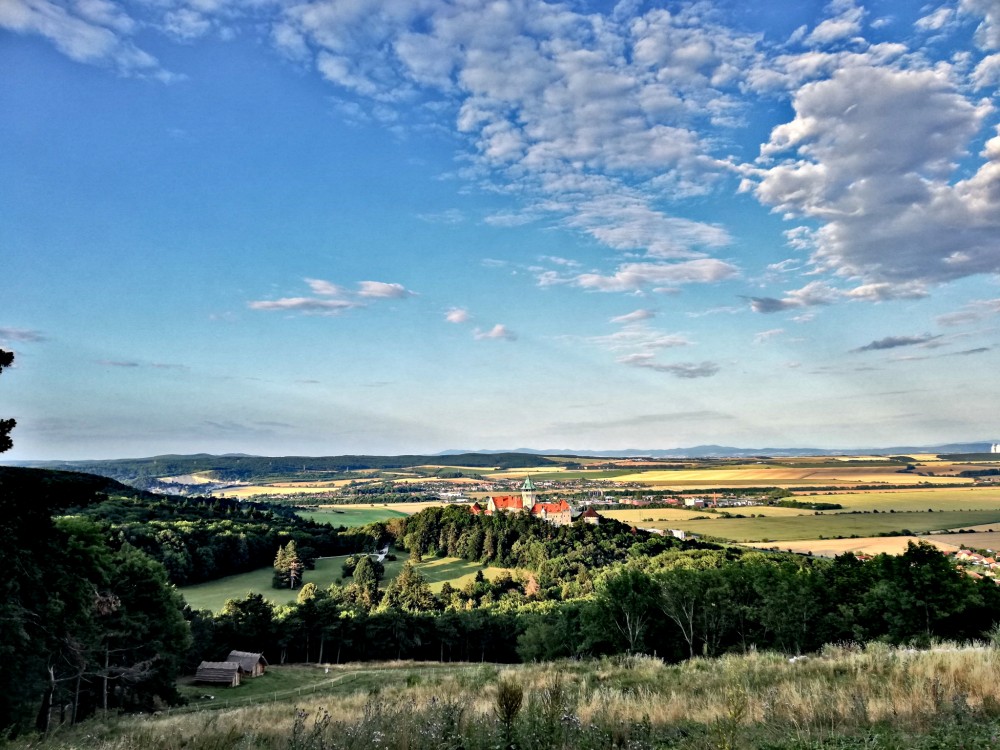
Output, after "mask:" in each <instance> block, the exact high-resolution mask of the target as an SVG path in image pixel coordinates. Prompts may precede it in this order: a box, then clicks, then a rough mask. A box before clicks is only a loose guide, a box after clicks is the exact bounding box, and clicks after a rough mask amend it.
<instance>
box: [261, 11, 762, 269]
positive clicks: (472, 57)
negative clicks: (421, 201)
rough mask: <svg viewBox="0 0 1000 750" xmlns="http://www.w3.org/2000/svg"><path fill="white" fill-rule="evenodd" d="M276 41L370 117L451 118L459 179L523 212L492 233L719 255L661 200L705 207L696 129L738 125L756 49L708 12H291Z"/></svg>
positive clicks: (718, 242) (710, 232)
mask: <svg viewBox="0 0 1000 750" xmlns="http://www.w3.org/2000/svg"><path fill="white" fill-rule="evenodd" d="M274 39H275V41H276V42H278V43H279V46H280V47H281V48H282V49H284V50H285V51H286V52H287V54H289V55H290V56H291V57H293V58H295V59H296V60H302V59H308V58H309V57H310V56H312V61H313V63H314V64H315V66H316V68H317V70H318V71H319V73H320V74H321V75H322V76H323V77H325V78H326V79H327V80H328V81H329V82H331V83H332V84H334V85H336V86H338V87H340V88H342V89H346V90H348V91H350V92H352V93H353V94H355V95H356V97H355V98H356V100H357V101H359V102H361V103H362V105H363V106H366V107H368V108H369V109H370V110H371V111H372V112H374V111H375V110H376V109H377V108H379V107H383V108H384V107H386V106H390V107H391V106H393V105H394V103H396V102H401V101H404V100H405V101H408V102H409V101H412V100H414V99H417V98H420V97H423V98H424V99H425V100H427V101H432V102H434V103H435V104H440V103H442V102H443V103H446V104H447V106H450V107H453V108H454V111H455V112H456V116H455V121H454V126H455V128H456V130H457V131H458V133H460V134H461V135H462V136H463V137H464V138H466V140H467V143H468V144H469V148H470V156H471V157H472V158H471V165H470V167H469V173H470V174H473V175H474V179H477V180H485V181H487V182H490V183H493V184H494V185H497V186H498V187H499V188H500V189H513V190H516V191H517V192H518V193H519V194H520V195H521V196H522V197H523V198H524V199H525V203H526V205H525V207H524V209H523V210H516V211H508V212H504V213H498V214H494V215H491V216H488V217H486V219H485V221H486V223H488V224H492V225H496V226H517V225H520V224H523V223H526V222H531V221H536V220H537V219H538V218H540V217H544V216H550V217H552V218H554V219H555V220H556V221H558V222H561V223H562V224H563V225H564V226H566V227H569V228H571V229H575V230H577V231H581V232H583V233H585V234H587V235H589V236H591V237H593V238H594V239H596V240H597V241H598V242H601V243H603V244H605V245H607V246H608V247H611V248H613V249H616V250H621V251H623V252H629V253H638V254H640V255H646V254H648V255H649V257H653V258H694V257H700V256H701V254H703V253H704V252H705V251H706V250H711V249H713V248H718V247H722V246H725V245H728V244H729V242H730V237H729V235H728V233H727V232H726V231H725V230H724V229H722V228H721V227H719V226H717V225H715V224H712V223H708V222H699V221H693V220H690V219H681V218H679V217H677V216H673V215H671V214H670V213H669V212H668V211H666V210H665V209H664V207H663V206H664V204H663V202H662V199H663V198H664V197H684V196H691V195H700V194H705V193H706V192H708V191H710V190H712V189H714V188H713V186H714V184H715V183H716V182H717V181H718V180H719V179H720V178H721V177H722V176H723V175H725V174H727V173H728V172H729V166H728V165H727V164H726V163H725V162H723V161H722V160H720V159H718V158H716V157H715V156H713V153H712V152H713V151H714V150H716V149H717V147H718V143H717V142H716V141H714V140H713V139H706V138H705V137H704V136H702V135H701V132H702V127H703V126H705V125H709V126H713V127H714V126H718V127H732V126H734V125H739V124H741V123H742V117H743V112H744V105H742V104H741V103H740V100H739V97H738V94H739V84H740V78H741V75H742V72H741V71H743V70H744V69H746V68H747V67H748V60H750V59H753V58H755V57H756V56H757V55H758V54H759V53H758V51H757V49H756V46H757V43H758V40H757V39H756V37H754V36H752V35H750V34H743V33H740V32H737V31H735V30H733V29H730V28H726V27H725V26H723V25H721V24H719V23H717V22H716V20H715V16H714V14H712V13H706V12H705V8H702V7H694V6H680V7H678V8H676V9H672V10H671V11H666V10H663V9H652V10H649V11H648V12H645V13H636V9H633V10H632V11H631V12H629V13H624V12H621V13H614V14H611V15H602V14H600V13H589V12H582V11H578V10H576V9H575V8H573V7H571V6H567V5H563V4H557V3H551V2H544V1H542V0H520V1H519V2H501V3H489V4H482V3H464V2H453V1H448V0H445V1H444V2H438V1H432V0H379V2H375V1H374V0H357V2H352V3H342V4H341V3H337V4H333V3H327V2H319V1H315V2H300V3H297V4H293V5H290V6H288V7H287V8H286V9H285V10H284V12H283V13H282V16H281V19H280V21H279V22H278V24H277V25H276V30H275V33H274ZM357 95H359V96H357ZM366 103H367V104H366ZM430 111H431V110H427V112H428V113H430ZM435 111H438V110H435ZM421 124H422V123H420V122H412V123H411V125H412V126H416V127H419V126H420V125H421ZM424 124H426V123H424ZM636 178H638V179H636ZM515 186H516V187H515Z"/></svg>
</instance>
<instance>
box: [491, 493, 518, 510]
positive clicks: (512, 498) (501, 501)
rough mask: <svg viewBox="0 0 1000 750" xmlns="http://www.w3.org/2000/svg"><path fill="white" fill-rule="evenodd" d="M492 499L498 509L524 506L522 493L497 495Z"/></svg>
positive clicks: (516, 508) (514, 508) (513, 508)
mask: <svg viewBox="0 0 1000 750" xmlns="http://www.w3.org/2000/svg"><path fill="white" fill-rule="evenodd" d="M490 499H491V500H492V501H493V504H494V505H495V506H496V508H497V510H521V509H522V508H523V507H524V502H523V501H522V500H521V496H520V495H497V496H495V497H491V498H490Z"/></svg>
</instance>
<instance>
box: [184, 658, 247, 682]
mask: <svg viewBox="0 0 1000 750" xmlns="http://www.w3.org/2000/svg"><path fill="white" fill-rule="evenodd" d="M239 673H240V665H239V662H235V661H203V662H202V663H201V664H199V665H198V671H197V672H196V673H195V676H194V679H195V680H196V681H197V682H222V683H225V684H227V685H228V684H230V683H232V681H233V679H234V678H235V677H237V676H238V675H239Z"/></svg>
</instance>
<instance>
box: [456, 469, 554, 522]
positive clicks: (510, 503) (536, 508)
mask: <svg viewBox="0 0 1000 750" xmlns="http://www.w3.org/2000/svg"><path fill="white" fill-rule="evenodd" d="M469 510H470V511H471V512H472V514H473V515H475V516H478V515H486V516H492V515H493V514H494V513H501V512H502V513H530V514H531V515H533V516H534V517H535V518H541V519H542V520H543V521H548V522H549V523H551V524H552V525H553V526H565V525H566V524H568V523H572V522H573V509H572V508H571V507H570V504H569V503H567V502H566V501H565V500H560V501H559V502H555V503H542V502H538V498H537V495H536V488H535V484H534V482H532V481H531V477H526V478H525V480H524V484H522V485H521V494H520V495H491V496H489V497H487V498H486V507H483V506H482V505H480V504H479V503H473V504H472V506H471V507H470V508H469Z"/></svg>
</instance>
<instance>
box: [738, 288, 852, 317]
mask: <svg viewBox="0 0 1000 750" xmlns="http://www.w3.org/2000/svg"><path fill="white" fill-rule="evenodd" d="M839 295H840V292H839V291H838V290H836V289H834V288H833V287H831V286H829V285H828V284H825V283H824V282H822V281H811V282H809V283H808V284H806V285H805V286H804V287H802V288H801V289H794V290H792V291H790V292H787V293H786V295H785V296H784V297H782V298H781V299H778V298H776V297H749V298H748V299H749V300H750V309H751V310H753V311H754V312H757V313H765V314H768V313H776V312H782V311H784V310H793V309H797V308H801V307H815V306H817V305H829V304H831V303H832V302H834V301H835V300H836V299H837V298H838V296H839Z"/></svg>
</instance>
